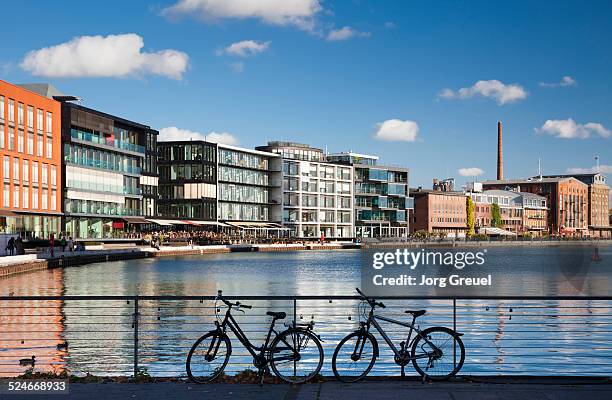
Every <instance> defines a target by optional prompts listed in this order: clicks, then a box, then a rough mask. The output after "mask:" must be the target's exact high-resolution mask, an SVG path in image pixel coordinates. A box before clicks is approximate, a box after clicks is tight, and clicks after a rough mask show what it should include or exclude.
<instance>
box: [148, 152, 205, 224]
mask: <svg viewBox="0 0 612 400" xmlns="http://www.w3.org/2000/svg"><path fill="white" fill-rule="evenodd" d="M157 167H158V170H159V202H158V206H157V215H158V216H159V217H161V218H169V219H176V220H194V221H209V222H216V221H217V145H216V144H215V143H209V142H205V141H169V142H158V143H157Z"/></svg>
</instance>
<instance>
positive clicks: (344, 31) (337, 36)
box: [327, 26, 371, 42]
mask: <svg viewBox="0 0 612 400" xmlns="http://www.w3.org/2000/svg"><path fill="white" fill-rule="evenodd" d="M369 36H371V34H370V32H359V31H357V30H355V29H353V28H351V27H350V26H344V27H342V28H340V29H333V30H331V31H329V33H328V34H327V40H329V41H330V42H337V41H340V40H347V39H350V38H354V37H369Z"/></svg>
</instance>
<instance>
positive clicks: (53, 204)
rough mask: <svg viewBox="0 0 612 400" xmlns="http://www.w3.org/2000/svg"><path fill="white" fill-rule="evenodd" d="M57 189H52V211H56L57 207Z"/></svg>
mask: <svg viewBox="0 0 612 400" xmlns="http://www.w3.org/2000/svg"><path fill="white" fill-rule="evenodd" d="M56 203H57V191H56V190H55V189H52V190H51V211H55V210H56V209H57V206H56Z"/></svg>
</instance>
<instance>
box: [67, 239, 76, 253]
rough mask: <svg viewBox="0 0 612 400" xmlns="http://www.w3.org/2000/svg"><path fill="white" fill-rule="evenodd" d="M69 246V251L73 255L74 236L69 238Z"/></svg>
mask: <svg viewBox="0 0 612 400" xmlns="http://www.w3.org/2000/svg"><path fill="white" fill-rule="evenodd" d="M66 244H67V245H68V251H69V252H71V253H72V251H73V250H74V242H73V241H72V236H68V241H67V243H66Z"/></svg>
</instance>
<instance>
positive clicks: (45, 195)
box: [0, 80, 62, 238]
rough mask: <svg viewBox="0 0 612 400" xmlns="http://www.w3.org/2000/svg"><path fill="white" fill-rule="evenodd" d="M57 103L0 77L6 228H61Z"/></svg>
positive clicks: (1, 205) (43, 232) (0, 207)
mask: <svg viewBox="0 0 612 400" xmlns="http://www.w3.org/2000/svg"><path fill="white" fill-rule="evenodd" d="M60 114H61V105H60V103H59V102H58V101H55V100H53V99H49V98H46V97H43V96H41V95H38V94H36V93H34V92H31V91H29V90H26V89H24V88H22V87H19V86H16V85H12V84H10V83H8V82H5V81H2V80H0V163H1V167H0V179H1V181H2V184H3V186H2V196H1V200H0V224H2V226H3V230H4V232H5V233H20V234H23V235H24V236H25V237H40V238H48V237H49V234H50V233H55V234H57V233H59V232H60V222H61V221H60V220H61V218H60V216H61V198H62V196H61V182H62V176H61V171H62V168H61V150H62V149H61V134H60V117H61V115H60Z"/></svg>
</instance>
